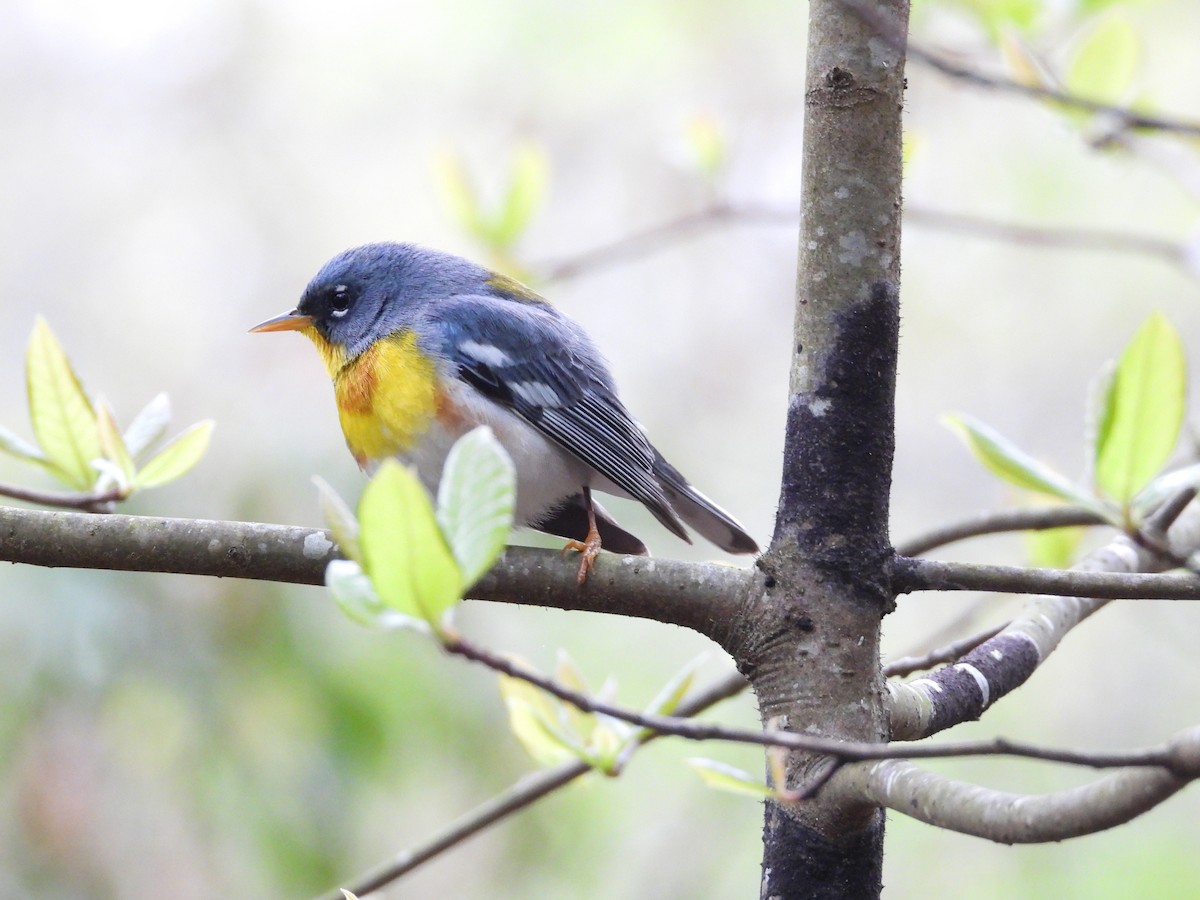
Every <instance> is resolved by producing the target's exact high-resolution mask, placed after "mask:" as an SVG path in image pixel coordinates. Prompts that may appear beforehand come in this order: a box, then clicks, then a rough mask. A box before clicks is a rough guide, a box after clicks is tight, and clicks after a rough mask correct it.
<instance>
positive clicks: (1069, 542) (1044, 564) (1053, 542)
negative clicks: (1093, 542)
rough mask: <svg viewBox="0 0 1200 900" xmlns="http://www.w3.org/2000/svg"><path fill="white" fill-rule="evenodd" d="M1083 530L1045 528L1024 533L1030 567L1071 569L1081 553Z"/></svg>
mask: <svg viewBox="0 0 1200 900" xmlns="http://www.w3.org/2000/svg"><path fill="white" fill-rule="evenodd" d="M1084 533H1085V529H1083V528H1074V527H1072V528H1044V529H1041V530H1037V531H1026V532H1023V535H1022V536H1023V537H1024V540H1025V550H1026V553H1027V554H1028V556H1029V565H1031V566H1033V567H1034V568H1039V569H1069V568H1070V567H1071V566H1072V565H1073V564H1074V562H1075V557H1076V555H1077V554H1078V553H1079V544H1080V542H1081V541H1082V540H1083V535H1084Z"/></svg>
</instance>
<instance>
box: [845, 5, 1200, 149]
mask: <svg viewBox="0 0 1200 900" xmlns="http://www.w3.org/2000/svg"><path fill="white" fill-rule="evenodd" d="M841 2H842V3H843V4H845V6H846V8H847V9H849V10H851V11H852V12H853V13H854V14H855V15H857V16H858V17H859V18H861V19H862V20H863V21H864V22H866V23H868V24H869V25H871V26H872V27H873V28H874V29H875V30H876V32H877V33H878V34H879V36H880V37H881V38H883V39H884V40H885V41H887V42H888V43H889V44H891V45H892V46H893V47H895V48H897V49H899V50H901V51H902V52H903V51H905V50H907V53H908V58H909V59H916V60H918V61H920V62H922V63H924V64H925V65H927V66H929V67H930V68H931V69H934V70H936V71H938V72H941V73H942V74H943V75H947V76H949V77H951V78H955V79H957V80H959V81H965V82H967V83H968V84H973V85H976V86H977V87H985V88H990V89H995V90H1002V91H1009V92H1010V93H1015V94H1022V95H1024V96H1026V97H1037V98H1039V99H1042V100H1053V101H1055V102H1056V103H1061V104H1063V105H1064V106H1071V107H1074V108H1075V109H1082V110H1084V111H1086V112H1091V113H1101V114H1103V115H1107V116H1111V117H1112V118H1114V119H1116V120H1117V121H1118V122H1119V123H1120V124H1122V125H1123V126H1124V127H1125V128H1128V129H1152V130H1154V131H1170V132H1173V133H1175V134H1184V135H1190V136H1193V137H1200V124H1197V123H1194V122H1187V121H1183V120H1181V119H1174V118H1164V117H1161V116H1153V115H1149V114H1146V113H1140V112H1137V111H1136V110H1133V109H1130V108H1129V107H1125V106H1113V105H1112V104H1110V103H1101V102H1099V101H1097V100H1089V99H1088V98H1086V97H1080V96H1078V95H1076V94H1068V93H1066V92H1064V91H1060V90H1056V89H1055V88H1051V87H1046V86H1044V85H1040V84H1026V83H1025V82H1021V81H1013V80H1012V79H1011V78H1004V77H1003V76H999V75H988V74H985V73H983V72H980V71H978V70H976V69H972V68H969V67H968V66H964V65H960V64H959V63H956V62H951V61H950V60H948V59H946V58H945V57H943V56H941V55H940V54H938V53H934V52H933V51H932V50H926V49H925V48H924V47H921V46H920V45H919V44H915V43H913V42H912V41H911V40H909V38H908V34H907V29H906V28H904V27H902V24H901V23H900V22H899V21H898V20H897V19H895V18H894V17H892V16H891V15H889V14H887V13H885V12H883V11H882V10H881V9H880V8H879V7H878V6H873V5H871V4H869V3H865V2H863V0H841Z"/></svg>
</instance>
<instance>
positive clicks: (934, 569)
mask: <svg viewBox="0 0 1200 900" xmlns="http://www.w3.org/2000/svg"><path fill="white" fill-rule="evenodd" d="M892 566H893V568H892V575H893V578H894V580H893V582H892V583H893V586H894V587H895V588H896V591H897V592H898V593H901V594H910V593H912V592H914V591H991V592H998V593H1006V594H1055V595H1057V596H1059V597H1093V598H1096V599H1099V600H1200V577H1198V576H1196V575H1194V574H1192V573H1190V572H1189V573H1185V574H1177V575H1176V574H1146V573H1141V572H1082V571H1078V570H1075V569H1070V570H1068V569H1030V568H1027V567H1024V566H989V565H980V564H977V563H960V562H944V561H942V560H932V559H910V558H908V557H903V556H901V557H897V558H896V559H895V560H894V561H893V564H892Z"/></svg>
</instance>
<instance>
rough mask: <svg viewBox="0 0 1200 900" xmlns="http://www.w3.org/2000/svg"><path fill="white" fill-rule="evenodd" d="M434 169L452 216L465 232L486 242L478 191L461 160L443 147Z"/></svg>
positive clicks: (443, 197)
mask: <svg viewBox="0 0 1200 900" xmlns="http://www.w3.org/2000/svg"><path fill="white" fill-rule="evenodd" d="M434 170H435V173H436V175H437V183H438V187H439V188H440V189H441V194H442V199H443V200H444V201H445V203H446V206H447V208H448V210H449V212H450V215H451V217H452V218H453V219H454V220H455V221H456V222H458V224H459V226H460V227H462V228H463V229H464V230H465V231H467V232H468V233H470V234H473V235H475V236H476V237H479V238H482V239H483V240H485V241H486V240H487V227H486V225H485V224H484V216H483V210H482V209H481V208H480V204H479V194H478V192H477V191H476V190H475V186H474V184H472V183H471V179H470V176H469V175H468V174H467V170H466V167H465V166H464V165H463V164H462V161H461V160H460V159H459V158H458V157H457V156H455V155H454V153H453V152H452V151H450V150H443V151H442V152H440V153H438V155H437V158H436V159H435V160H434Z"/></svg>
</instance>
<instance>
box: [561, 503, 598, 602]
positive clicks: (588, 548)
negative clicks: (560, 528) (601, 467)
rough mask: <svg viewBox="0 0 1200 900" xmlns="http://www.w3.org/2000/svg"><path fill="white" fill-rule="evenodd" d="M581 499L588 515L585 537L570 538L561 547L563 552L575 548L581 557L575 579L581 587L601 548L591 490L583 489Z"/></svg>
mask: <svg viewBox="0 0 1200 900" xmlns="http://www.w3.org/2000/svg"><path fill="white" fill-rule="evenodd" d="M583 499H584V505H585V506H586V507H587V515H588V533H587V537H585V538H584V539H583V540H582V541H577V540H575V539H574V538H572V539H571V540H569V541H567V543H566V546H564V547H563V553H566V552H567V551H568V550H576V551H578V552H579V553H580V554H581V555H582V557H583V559H581V560H580V562H579V575H578V576H576V579H575V580H576V581H577V582H578V584H579V586H580V587H583V584H584V582H585V581H587V577H588V573H589V572H591V571H592V566H594V565H595V564H596V557H597V556H599V555H600V549H601V545H600V532H599V530H597V528H596V513H595V511H594V510H593V509H592V492H591V491H590V490H589V489H588V488H584V489H583Z"/></svg>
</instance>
